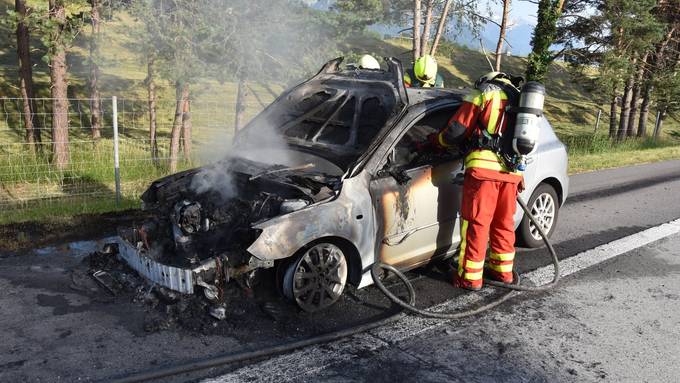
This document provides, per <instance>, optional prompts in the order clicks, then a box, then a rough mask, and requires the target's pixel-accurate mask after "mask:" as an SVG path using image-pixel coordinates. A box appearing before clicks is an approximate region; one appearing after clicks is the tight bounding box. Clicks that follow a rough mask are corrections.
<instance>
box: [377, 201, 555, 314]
mask: <svg viewBox="0 0 680 383" xmlns="http://www.w3.org/2000/svg"><path fill="white" fill-rule="evenodd" d="M517 202H519V205H520V206H521V207H522V210H524V212H525V213H526V215H527V217H529V220H531V222H532V223H533V224H534V225H535V226H536V228H537V229H538V232H539V233H540V234H541V237H542V238H543V242H545V244H546V246H547V247H548V251H549V252H550V256H551V258H552V263H553V266H554V268H555V274H554V277H553V280H552V281H551V282H550V283H547V284H545V285H541V286H523V285H520V284H519V274H517V273H516V272H513V274H514V276H515V278H514V283H512V284H509V283H503V282H498V281H494V280H487V279H485V280H484V283H486V284H489V285H492V286H496V287H501V288H506V289H509V291H508V292H507V293H505V294H503V295H501V296H500V297H499V298H497V299H494V300H492V301H491V302H489V303H487V304H485V305H482V306H479V307H477V308H474V309H467V310H461V311H456V312H437V311H430V310H424V309H419V308H417V307H415V306H414V305H413V304H412V303H410V302H404V301H403V300H401V299H400V298H399V297H398V296H396V295H394V294H393V293H392V292H391V291H389V290H388V289H387V288H386V287H385V285H384V284H383V283H382V281H381V280H380V270H387V271H391V272H392V273H394V274H395V275H396V276H397V277H398V278H399V279H400V280H401V281H402V283H403V284H404V285H405V286H406V287H407V288H408V289H409V293H410V292H411V291H413V286H412V285H411V282H409V280H408V279H407V278H406V276H405V275H404V273H402V272H401V271H399V270H397V269H396V268H395V267H394V266H391V265H386V264H384V263H380V262H376V263H374V264H373V267H372V268H371V277H373V283H375V285H376V286H377V287H378V288H379V289H380V291H382V292H383V294H385V295H386V296H387V297H388V298H390V300H391V301H392V302H394V303H396V304H398V305H399V306H401V307H402V308H404V309H406V310H408V311H410V312H412V313H416V314H418V315H421V316H424V317H427V318H437V319H460V318H465V317H468V316H471V315H476V314H479V313H482V312H484V311H487V310H489V309H492V308H494V307H496V306H498V305H500V304H501V303H503V302H505V301H507V300H508V299H510V298H511V297H512V296H513V295H514V293H515V292H516V291H546V290H549V289H551V288H553V287H555V285H556V284H557V281H559V279H560V261H559V259H558V258H557V253H556V252H555V249H554V248H553V246H552V244H551V243H550V240H549V239H548V235H547V234H546V233H545V231H543V228H542V227H541V225H540V224H539V223H538V222H537V221H536V218H534V216H533V215H532V214H531V211H530V210H529V208H528V207H527V205H526V204H525V203H524V201H522V199H521V198H520V197H519V196H517Z"/></svg>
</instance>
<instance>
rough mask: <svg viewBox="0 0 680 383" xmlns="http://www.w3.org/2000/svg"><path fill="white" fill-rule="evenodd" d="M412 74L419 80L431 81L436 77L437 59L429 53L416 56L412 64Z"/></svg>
mask: <svg viewBox="0 0 680 383" xmlns="http://www.w3.org/2000/svg"><path fill="white" fill-rule="evenodd" d="M413 74H415V75H416V78H417V79H418V80H419V81H421V82H424V83H433V82H434V81H435V80H436V77H437V61H435V59H434V58H433V57H432V56H430V55H425V56H422V57H418V59H417V60H416V62H415V64H413Z"/></svg>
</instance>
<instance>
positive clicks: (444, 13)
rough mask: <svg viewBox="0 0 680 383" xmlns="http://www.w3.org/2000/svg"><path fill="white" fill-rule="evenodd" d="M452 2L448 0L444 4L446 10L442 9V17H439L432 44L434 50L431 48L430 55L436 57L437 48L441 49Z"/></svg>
mask: <svg viewBox="0 0 680 383" xmlns="http://www.w3.org/2000/svg"><path fill="white" fill-rule="evenodd" d="M451 2H452V0H446V3H444V9H442V13H441V16H439V22H438V23H437V32H436V33H435V35H434V40H433V42H432V48H430V55H432V56H434V55H435V53H437V48H438V47H439V40H441V38H442V35H443V34H444V29H445V28H446V23H447V21H448V16H449V10H450V9H451Z"/></svg>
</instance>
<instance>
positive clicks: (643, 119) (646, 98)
mask: <svg viewBox="0 0 680 383" xmlns="http://www.w3.org/2000/svg"><path fill="white" fill-rule="evenodd" d="M653 90H654V86H653V85H652V84H651V81H650V82H648V83H647V84H645V92H644V95H643V96H642V105H640V120H639V122H638V130H637V136H638V137H647V118H648V116H649V105H650V104H651V100H652V91H653Z"/></svg>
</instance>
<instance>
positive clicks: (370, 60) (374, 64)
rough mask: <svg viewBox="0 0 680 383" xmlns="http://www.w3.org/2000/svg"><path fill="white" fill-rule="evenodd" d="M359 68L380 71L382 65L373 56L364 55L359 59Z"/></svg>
mask: <svg viewBox="0 0 680 383" xmlns="http://www.w3.org/2000/svg"><path fill="white" fill-rule="evenodd" d="M359 68H361V69H380V63H378V60H376V59H375V57H373V56H371V55H363V56H361V58H360V59H359Z"/></svg>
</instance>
